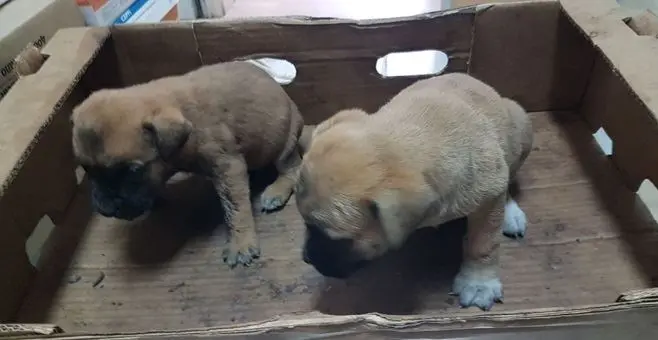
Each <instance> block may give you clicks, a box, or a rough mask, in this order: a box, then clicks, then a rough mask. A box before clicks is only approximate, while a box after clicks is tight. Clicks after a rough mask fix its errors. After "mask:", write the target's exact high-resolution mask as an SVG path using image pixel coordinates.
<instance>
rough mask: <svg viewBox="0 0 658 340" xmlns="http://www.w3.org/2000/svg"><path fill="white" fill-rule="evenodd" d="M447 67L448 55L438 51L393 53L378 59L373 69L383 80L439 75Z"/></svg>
mask: <svg viewBox="0 0 658 340" xmlns="http://www.w3.org/2000/svg"><path fill="white" fill-rule="evenodd" d="M447 66H448V55H447V54H445V53H444V52H441V51H439V50H421V51H409V52H393V53H389V54H387V55H385V56H383V57H381V58H379V59H377V63H376V65H375V68H376V69H377V72H378V73H379V74H380V75H381V76H382V77H384V78H391V77H414V76H425V75H432V76H434V75H439V74H441V73H442V72H443V71H445V69H446V67H447Z"/></svg>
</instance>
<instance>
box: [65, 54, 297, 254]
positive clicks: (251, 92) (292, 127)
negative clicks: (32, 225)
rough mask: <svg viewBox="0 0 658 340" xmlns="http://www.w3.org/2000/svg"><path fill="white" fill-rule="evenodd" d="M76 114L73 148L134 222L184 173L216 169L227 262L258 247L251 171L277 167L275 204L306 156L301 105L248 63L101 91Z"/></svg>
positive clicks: (108, 205)
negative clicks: (302, 147)
mask: <svg viewBox="0 0 658 340" xmlns="http://www.w3.org/2000/svg"><path fill="white" fill-rule="evenodd" d="M72 122H73V148H74V152H75V156H76V157H77V159H78V161H79V162H80V164H81V165H82V166H83V167H84V169H85V170H86V171H87V174H88V176H89V180H90V181H91V186H92V200H93V206H94V207H95V209H96V210H97V211H98V212H99V213H100V214H102V215H104V216H107V217H114V218H120V219H127V220H130V219H134V218H136V217H138V216H140V215H142V214H144V213H145V212H147V211H149V210H150V209H152V208H153V206H154V204H155V202H156V200H157V198H158V197H159V191H160V190H161V188H162V187H163V185H164V184H165V183H166V182H167V180H168V179H169V178H170V177H171V176H173V175H174V174H175V173H177V172H188V173H194V174H198V175H202V176H207V177H209V178H210V179H211V180H212V182H213V184H214V186H215V188H216V190H217V193H218V195H219V196H220V198H221V200H222V204H223V206H224V208H225V211H226V216H227V223H228V225H229V228H230V229H231V233H230V236H231V239H230V242H229V245H228V248H227V249H226V250H225V252H224V259H225V261H226V262H227V263H228V264H229V265H230V266H235V265H237V264H242V265H248V264H249V263H251V262H252V260H253V259H254V258H256V257H258V256H259V254H260V248H259V246H258V240H257V237H256V230H255V224H254V219H253V216H252V209H251V203H250V195H249V181H248V180H249V179H248V175H247V171H248V170H252V169H257V168H260V167H263V166H266V165H269V164H272V163H274V164H275V165H276V167H277V170H278V171H279V177H278V179H277V180H276V181H275V182H274V183H272V184H271V185H270V186H268V187H267V188H266V189H265V191H264V192H263V194H262V196H261V202H260V204H261V207H262V209H264V210H274V209H278V208H280V207H282V206H284V205H285V204H286V202H287V201H288V199H289V198H290V196H291V195H292V192H293V188H294V183H295V182H296V179H297V172H298V167H299V164H300V162H301V159H300V155H299V151H298V150H297V140H298V138H299V136H300V134H301V132H302V128H303V119H302V117H301V115H300V114H299V112H298V110H297V107H296V106H295V104H294V103H293V102H292V100H291V99H290V98H289V97H288V95H287V94H286V93H285V91H284V90H283V88H282V87H281V86H280V85H279V84H278V83H276V81H274V80H273V79H272V78H271V77H270V76H269V75H268V74H267V73H266V72H265V71H263V70H262V69H260V68H258V67H257V66H254V65H252V64H250V63H247V62H229V63H221V64H216V65H211V66H205V67H202V68H200V69H198V70H195V71H192V72H190V73H187V74H185V75H181V76H175V77H166V78H161V79H158V80H154V81H151V82H148V83H144V84H140V85H136V86H131V87H128V88H124V89H115V90H101V91H97V92H95V93H93V94H92V95H91V96H90V97H89V98H87V99H86V100H85V101H83V102H82V103H81V104H80V105H79V106H77V107H76V108H75V109H74V111H73V115H72Z"/></svg>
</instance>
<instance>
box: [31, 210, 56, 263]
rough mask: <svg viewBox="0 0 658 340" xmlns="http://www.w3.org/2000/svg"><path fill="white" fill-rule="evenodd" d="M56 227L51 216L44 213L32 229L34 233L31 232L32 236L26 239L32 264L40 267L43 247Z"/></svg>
mask: <svg viewBox="0 0 658 340" xmlns="http://www.w3.org/2000/svg"><path fill="white" fill-rule="evenodd" d="M54 229H55V223H54V222H53V220H52V219H51V218H50V216H48V215H43V217H42V218H41V219H40V220H39V223H37V226H36V227H35V228H34V230H33V231H32V234H30V237H28V238H27V240H26V241H25V252H26V253H27V257H28V259H29V260H30V264H31V265H32V266H33V267H34V268H37V269H38V268H39V260H40V259H41V254H42V251H43V247H44V245H45V244H46V242H47V241H48V237H50V234H51V233H52V232H53V230H54Z"/></svg>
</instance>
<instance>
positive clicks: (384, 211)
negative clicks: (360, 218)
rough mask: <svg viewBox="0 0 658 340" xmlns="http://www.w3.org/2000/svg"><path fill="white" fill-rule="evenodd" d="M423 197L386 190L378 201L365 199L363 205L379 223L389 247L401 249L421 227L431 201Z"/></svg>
mask: <svg viewBox="0 0 658 340" xmlns="http://www.w3.org/2000/svg"><path fill="white" fill-rule="evenodd" d="M425 198H426V197H424V196H423V195H418V194H409V193H405V192H402V191H400V190H385V191H382V192H380V193H379V194H378V195H377V197H376V199H364V200H362V203H363V204H365V206H366V207H367V209H368V212H369V213H370V214H371V216H372V217H373V218H375V219H377V221H378V222H379V223H378V224H379V226H380V227H381V228H382V232H383V233H384V235H386V239H387V240H388V243H389V245H391V246H392V247H394V248H397V247H400V246H401V245H402V244H403V243H404V241H405V240H406V239H407V236H409V234H411V232H413V231H414V230H415V229H417V228H418V227H420V225H419V224H420V223H421V222H422V219H423V216H424V214H425V212H426V211H427V209H428V208H429V206H430V203H428V202H431V200H428V199H425Z"/></svg>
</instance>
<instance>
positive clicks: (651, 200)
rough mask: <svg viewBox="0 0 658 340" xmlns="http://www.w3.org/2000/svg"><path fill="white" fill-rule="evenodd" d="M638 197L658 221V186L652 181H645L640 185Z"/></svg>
mask: <svg viewBox="0 0 658 340" xmlns="http://www.w3.org/2000/svg"><path fill="white" fill-rule="evenodd" d="M637 195H638V196H640V199H641V200H642V202H644V204H645V205H646V206H647V208H648V209H649V211H650V212H651V215H652V216H653V218H654V219H655V220H658V189H656V186H655V185H654V184H653V183H652V182H651V181H650V180H648V179H645V180H644V181H642V184H640V189H638V191H637Z"/></svg>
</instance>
